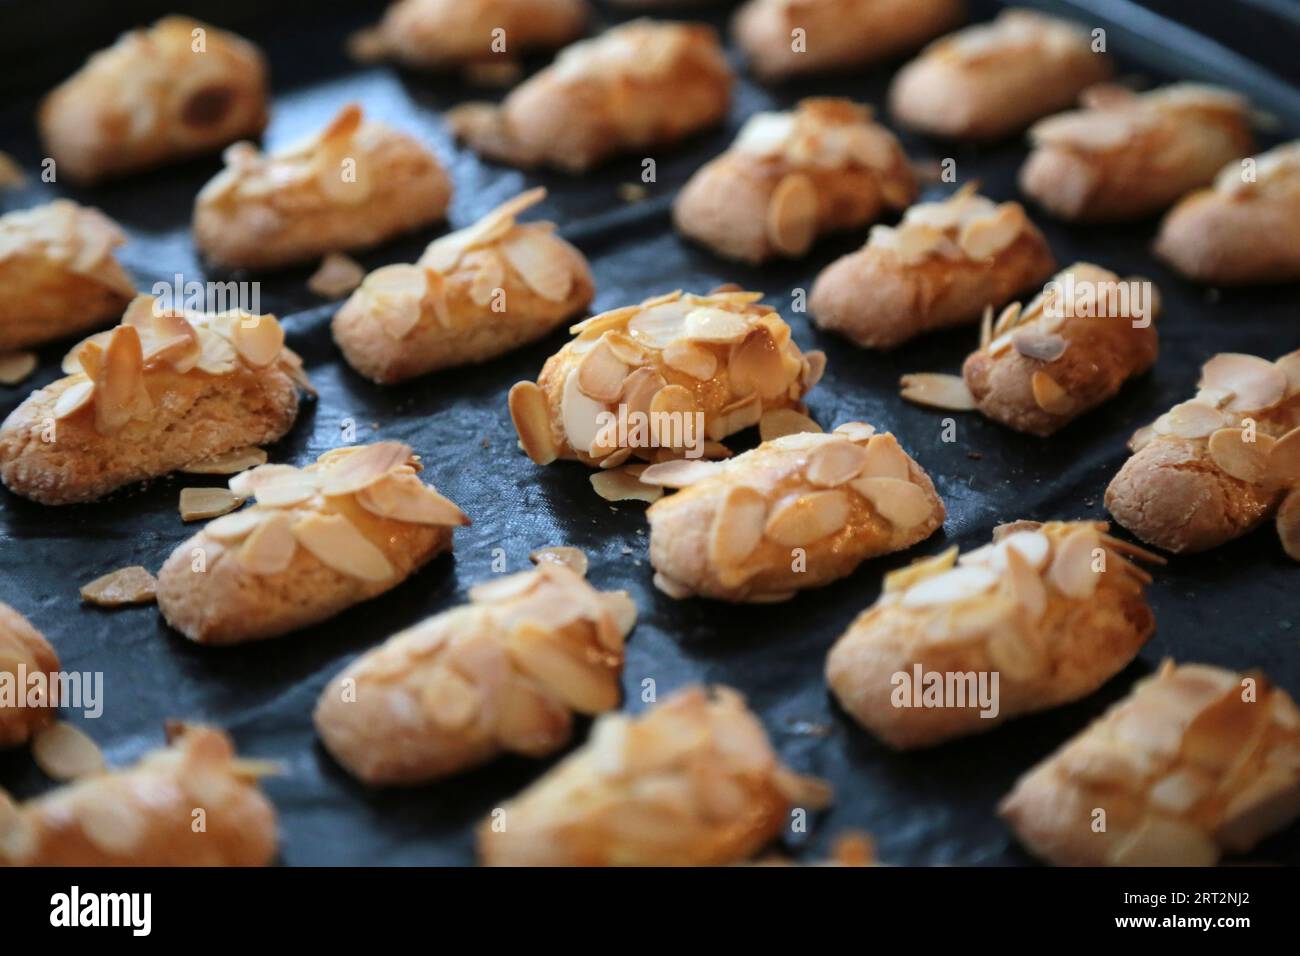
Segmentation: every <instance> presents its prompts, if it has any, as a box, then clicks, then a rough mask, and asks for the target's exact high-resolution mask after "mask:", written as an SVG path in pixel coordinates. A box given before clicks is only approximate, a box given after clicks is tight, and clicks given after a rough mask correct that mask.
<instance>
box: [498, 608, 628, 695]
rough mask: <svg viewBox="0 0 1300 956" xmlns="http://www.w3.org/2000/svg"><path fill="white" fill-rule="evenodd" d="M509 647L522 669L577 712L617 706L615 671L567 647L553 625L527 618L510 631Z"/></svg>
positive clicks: (617, 687)
mask: <svg viewBox="0 0 1300 956" xmlns="http://www.w3.org/2000/svg"><path fill="white" fill-rule="evenodd" d="M507 647H508V649H509V651H510V657H511V660H513V661H514V663H515V665H516V666H517V667H518V668H519V669H520V670H522V671H523V672H524V673H526V674H529V675H530V676H532V677H533V678H535V679H536V680H538V681H539V682H541V684H542V686H544V687H546V688H547V689H548V690H550V691H551V692H553V693H554V694H555V695H556V696H557V697H559V698H560V700H562V701H563V702H564V703H565V704H566V705H567V706H568V707H570V708H572V709H573V710H576V711H577V712H578V713H580V714H599V713H602V712H603V711H607V710H611V709H613V708H615V707H617V706H618V698H619V682H618V679H617V675H616V674H615V672H614V671H612V670H610V669H608V668H603V667H599V666H596V665H593V664H591V663H588V662H587V661H586V660H585V659H580V658H579V657H577V656H575V655H574V654H572V653H569V652H568V651H566V650H565V648H564V647H563V646H562V645H561V644H560V643H559V641H558V640H557V638H556V634H555V632H554V631H552V630H551V629H550V628H546V627H541V626H538V625H536V624H533V623H531V622H524V623H522V624H520V625H519V626H517V627H516V628H515V629H514V631H513V632H512V633H511V634H510V637H509V639H508V643H507Z"/></svg>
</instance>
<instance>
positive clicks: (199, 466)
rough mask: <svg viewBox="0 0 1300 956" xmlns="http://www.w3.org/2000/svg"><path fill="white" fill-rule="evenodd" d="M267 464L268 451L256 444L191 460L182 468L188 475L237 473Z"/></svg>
mask: <svg viewBox="0 0 1300 956" xmlns="http://www.w3.org/2000/svg"><path fill="white" fill-rule="evenodd" d="M265 464H266V451H265V450H264V449H261V448H258V447H256V446H255V445H249V446H248V447H246V448H234V449H231V450H230V451H228V452H223V453H222V454H220V455H213V456H212V457H211V458H204V459H203V460H202V461H196V462H191V463H190V464H188V465H186V466H185V467H184V468H182V469H180V470H181V471H182V472H184V473H185V474H187V475H237V474H239V473H240V472H241V471H247V470H248V469H250V468H256V467H257V466H258V465H265Z"/></svg>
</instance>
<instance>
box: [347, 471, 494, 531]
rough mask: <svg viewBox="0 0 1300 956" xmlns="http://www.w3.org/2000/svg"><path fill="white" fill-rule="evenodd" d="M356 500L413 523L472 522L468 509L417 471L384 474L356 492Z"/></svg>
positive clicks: (378, 512)
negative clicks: (464, 508) (443, 493)
mask: <svg viewBox="0 0 1300 956" xmlns="http://www.w3.org/2000/svg"><path fill="white" fill-rule="evenodd" d="M357 504H359V505H361V507H363V508H365V509H366V510H367V511H369V512H370V513H371V514H373V515H378V516H379V517H381V518H389V519H391V520H393V521H405V522H408V523H410V524H428V525H467V524H469V523H470V521H469V518H468V517H467V516H466V515H465V512H463V511H461V510H460V509H459V508H458V507H456V505H455V504H454V503H453V502H452V501H450V500H449V499H447V498H445V497H444V496H443V495H441V494H439V493H438V491H437V489H435V488H432V487H430V486H429V485H426V484H425V483H424V482H422V481H421V480H420V479H419V478H418V477H416V476H415V475H404V474H400V473H393V474H388V475H385V476H383V477H382V478H380V480H379V481H377V482H375V483H374V484H372V485H368V486H367V487H365V488H363V489H361V490H360V491H359V492H357Z"/></svg>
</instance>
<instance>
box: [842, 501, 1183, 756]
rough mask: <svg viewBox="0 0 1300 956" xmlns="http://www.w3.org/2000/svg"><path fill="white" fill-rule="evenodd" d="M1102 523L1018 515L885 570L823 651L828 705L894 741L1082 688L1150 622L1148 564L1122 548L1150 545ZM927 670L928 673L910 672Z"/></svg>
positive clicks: (984, 719)
mask: <svg viewBox="0 0 1300 956" xmlns="http://www.w3.org/2000/svg"><path fill="white" fill-rule="evenodd" d="M1105 531H1106V525H1105V524H1104V523H1102V522H1091V521H1049V522H1047V523H1046V524H1041V525H1040V524H1038V523H1037V522H1032V521H1019V522H1015V523H1013V524H1009V525H1003V526H1001V527H999V528H998V529H996V530H995V531H994V540H993V543H992V544H989V545H985V546H984V547H981V548H978V549H976V550H974V551H968V552H967V553H965V554H963V555H961V556H960V557H958V556H957V548H956V547H952V548H949V549H948V550H947V551H945V552H943V553H942V554H940V555H937V556H935V557H932V558H926V559H923V560H921V561H918V562H916V563H914V564H911V565H909V566H908V567H906V568H903V569H901V570H898V571H894V572H892V573H891V574H888V575H886V576H885V585H884V590H883V592H882V593H881V596H880V599H879V600H878V601H876V603H875V604H873V605H872V606H871V607H869V608H868V609H867V610H865V611H863V612H862V613H861V614H860V615H859V616H858V617H857V619H856V620H854V622H853V623H852V624H850V625H849V628H848V630H847V631H845V633H844V634H843V635H842V636H841V637H840V639H839V640H838V641H837V642H836V644H835V646H834V647H832V648H831V652H830V655H829V656H828V657H827V658H826V682H827V683H828V684H829V685H830V688H831V691H832V692H833V693H834V694H835V697H836V699H837V700H838V701H839V703H840V706H842V707H843V708H844V709H845V710H846V711H848V713H849V715H850V716H851V717H852V718H853V719H854V720H855V721H857V722H858V723H859V724H861V725H862V726H863V727H865V728H866V729H867V730H869V731H871V733H872V734H874V735H875V736H877V737H879V738H880V739H881V740H883V741H885V743H887V744H889V745H890V746H891V747H895V748H898V749H900V750H902V749H911V748H914V747H929V746H933V745H934V744H938V743H941V742H943V741H945V740H950V739H952V738H954V737H961V736H966V735H968V734H975V733H980V732H982V731H986V730H992V729H993V728H994V727H996V726H998V725H999V724H1001V723H1003V722H1004V721H1006V720H1008V719H1010V718H1013V717H1017V716H1019V715H1021V714H1027V713H1032V712H1035V711H1040V710H1047V709H1049V708H1052V707H1058V706H1060V705H1061V704H1065V703H1069V702H1070V701H1074V700H1079V699H1080V698H1082V697H1086V696H1087V695H1088V694H1091V693H1092V692H1093V691H1095V690H1097V688H1099V687H1100V686H1101V685H1102V684H1104V683H1105V682H1106V681H1108V680H1109V679H1110V678H1111V677H1113V676H1114V675H1115V674H1117V673H1119V672H1120V671H1121V670H1123V669H1124V667H1126V666H1127V665H1128V663H1129V662H1130V661H1132V660H1133V658H1134V657H1136V656H1137V653H1138V651H1139V650H1141V648H1142V645H1143V644H1145V643H1146V641H1147V638H1149V637H1150V636H1151V634H1152V632H1153V631H1154V630H1155V615H1154V614H1153V613H1152V611H1151V608H1150V606H1149V605H1148V604H1147V601H1146V597H1145V595H1144V593H1143V587H1144V585H1145V584H1146V583H1148V582H1149V581H1150V580H1151V578H1150V576H1149V575H1147V573H1146V572H1145V571H1143V570H1142V569H1140V568H1139V567H1138V566H1137V565H1135V564H1134V563H1132V562H1131V561H1130V560H1129V558H1131V557H1134V556H1136V557H1139V558H1141V559H1143V560H1158V559H1156V558H1155V556H1154V555H1149V554H1147V553H1146V552H1143V551H1142V550H1141V549H1138V548H1134V547H1133V546H1132V545H1127V544H1124V543H1123V542H1120V541H1117V540H1115V539H1114V538H1111V537H1109V536H1108V535H1106V533H1105ZM918 675H919V676H918ZM930 675H934V676H935V678H937V679H938V681H939V684H938V686H937V687H931V686H930V685H927V684H925V683H924V682H926V681H930V680H932V678H931V676H930ZM993 675H996V677H994V676H993ZM994 680H996V682H997V683H996V684H994V683H992V682H993V681H994ZM981 686H982V687H985V688H992V698H991V700H989V699H981V697H980V694H979V688H980V687H981ZM932 691H933V700H931V699H930V698H929V697H928V696H926V695H930V694H931V692H932Z"/></svg>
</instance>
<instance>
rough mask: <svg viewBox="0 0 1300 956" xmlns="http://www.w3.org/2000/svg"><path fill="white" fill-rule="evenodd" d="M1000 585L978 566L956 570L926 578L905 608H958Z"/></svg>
mask: <svg viewBox="0 0 1300 956" xmlns="http://www.w3.org/2000/svg"><path fill="white" fill-rule="evenodd" d="M876 480H882V479H876ZM997 582H998V578H997V575H995V574H994V573H993V572H992V571H990V570H989V569H988V568H982V567H980V566H979V565H970V566H967V567H960V568H953V569H952V570H950V571H944V572H943V573H941V574H935V575H932V576H929V577H925V578H923V579H922V580H921V581H919V582H918V583H916V584H914V585H912V586H911V587H909V588H908V589H907V591H906V592H904V594H903V606H904V607H933V606H935V605H941V604H955V603H957V602H959V601H964V600H966V599H967V598H972V597H977V596H979V595H981V594H984V593H985V592H987V591H990V590H992V589H993V586H994V585H995V584H997Z"/></svg>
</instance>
